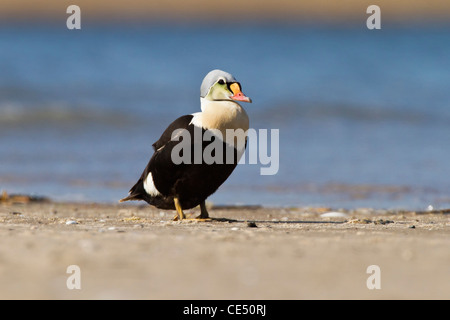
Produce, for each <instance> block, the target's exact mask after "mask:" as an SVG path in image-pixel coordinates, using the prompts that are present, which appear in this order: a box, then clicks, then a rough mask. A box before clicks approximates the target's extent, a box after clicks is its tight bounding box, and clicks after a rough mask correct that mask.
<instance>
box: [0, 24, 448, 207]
mask: <svg viewBox="0 0 450 320" xmlns="http://www.w3.org/2000/svg"><path fill="white" fill-rule="evenodd" d="M214 68H220V69H223V70H226V71H228V72H230V73H232V74H233V75H234V76H235V77H236V78H237V79H238V80H239V81H240V82H241V84H242V87H243V92H244V93H245V94H246V95H248V96H249V97H251V98H252V99H253V103H252V104H245V105H244V107H245V108H246V110H247V113H248V114H249V117H250V122H251V127H252V128H255V129H268V130H270V129H279V132H280V144H279V148H280V154H279V161H280V163H279V171H278V173H277V174H276V175H273V176H263V175H260V168H261V165H257V164H256V165H255V164H253V165H250V164H246V165H240V166H238V168H237V169H236V171H235V172H234V173H233V175H232V176H231V177H230V178H229V180H228V181H227V182H226V183H225V184H224V185H223V186H222V187H221V188H220V189H219V191H218V192H217V193H216V194H214V195H213V196H212V197H211V198H210V200H211V201H212V202H214V203H216V204H261V205H265V206H279V205H281V206H329V207H333V208H341V207H344V208H354V207H375V208H406V209H424V208H426V207H427V206H428V205H433V206H434V207H436V208H439V207H448V206H450V179H449V178H450V165H449V159H450V25H449V26H439V27H437V26H435V27H431V26H426V25H425V26H415V27H410V28H408V27H395V26H383V29H382V30H376V31H369V30H367V29H366V28H365V27H364V26H346V27H333V26H328V27H325V26H311V25H307V26H305V25H298V26H296V25H290V26H280V25H277V26H271V25H258V24H254V25H253V24H247V25H230V26H223V25H199V26H192V25H180V26H171V27H170V26H169V25H164V24H161V25H144V26H142V25H141V26H126V25H123V26H89V25H87V26H85V25H83V29H82V30H81V31H69V30H67V29H66V28H65V25H64V26H56V25H55V26H47V27H36V26H29V27H17V26H8V25H6V26H5V25H2V27H1V30H0V189H1V190H6V191H8V192H10V193H27V194H37V195H43V196H48V197H50V198H52V199H54V200H61V201H62V200H70V201H97V202H116V201H117V200H118V199H120V198H122V197H123V196H125V195H126V194H127V192H128V190H129V188H130V187H131V186H132V185H133V184H134V182H135V181H136V180H137V178H138V177H139V176H140V174H141V172H142V170H143V169H144V167H145V165H146V164H147V162H148V160H149V158H150V156H151V154H152V150H151V144H152V143H153V142H154V141H156V140H157V138H158V137H159V135H160V134H161V132H162V131H163V130H164V129H165V127H166V126H167V125H168V124H169V123H170V122H171V121H172V120H174V119H175V118H176V117H178V116H180V115H183V114H190V113H193V112H197V111H199V88H200V83H201V80H202V79H203V77H204V75H205V74H206V73H207V72H208V71H210V70H211V69H214Z"/></svg>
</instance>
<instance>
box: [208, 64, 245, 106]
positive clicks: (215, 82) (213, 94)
mask: <svg viewBox="0 0 450 320" xmlns="http://www.w3.org/2000/svg"><path fill="white" fill-rule="evenodd" d="M200 96H201V97H202V98H205V99H207V100H211V101H223V100H231V101H239V102H252V100H251V99H250V98H249V97H247V96H246V95H244V94H243V93H242V91H241V84H240V83H239V82H237V80H236V79H235V78H234V77H233V76H232V75H231V74H229V73H228V72H225V71H222V70H213V71H210V72H209V73H208V74H207V75H206V77H205V78H204V79H203V82H202V85H201V87H200Z"/></svg>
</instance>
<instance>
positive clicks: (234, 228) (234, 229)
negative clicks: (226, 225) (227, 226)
mask: <svg viewBox="0 0 450 320" xmlns="http://www.w3.org/2000/svg"><path fill="white" fill-rule="evenodd" d="M231 230H233V231H236V230H239V228H237V227H233V228H231Z"/></svg>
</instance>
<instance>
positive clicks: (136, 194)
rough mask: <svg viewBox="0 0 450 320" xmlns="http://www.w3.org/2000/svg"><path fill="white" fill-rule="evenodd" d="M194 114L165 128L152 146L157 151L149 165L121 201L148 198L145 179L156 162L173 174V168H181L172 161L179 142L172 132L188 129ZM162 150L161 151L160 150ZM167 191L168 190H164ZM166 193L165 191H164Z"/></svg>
mask: <svg viewBox="0 0 450 320" xmlns="http://www.w3.org/2000/svg"><path fill="white" fill-rule="evenodd" d="M193 117H194V116H193V115H185V116H182V117H179V118H178V119H176V120H175V121H173V122H172V123H171V124H170V125H169V126H168V127H167V128H166V130H164V132H163V134H162V135H161V137H160V138H159V139H158V141H156V142H155V143H154V144H153V145H152V146H153V149H154V151H155V153H154V154H153V156H152V157H151V159H150V161H149V162H148V164H147V166H146V167H145V169H144V171H143V172H142V175H141V177H140V178H139V180H138V181H137V182H136V184H135V185H134V186H133V187H132V188H131V189H130V191H129V194H128V196H127V197H125V198H123V199H121V200H120V202H124V201H129V200H146V201H147V200H148V197H149V195H148V194H147V192H146V191H145V189H144V180H145V179H146V178H147V176H148V174H149V172H150V171H153V170H155V163H159V164H162V166H161V165H160V166H158V167H159V170H162V171H166V172H171V171H172V174H171V175H169V176H174V175H173V173H174V172H173V170H174V169H176V171H178V170H180V169H181V168H180V167H178V166H177V167H173V166H174V164H173V163H172V161H170V158H168V157H170V152H168V151H170V150H171V149H172V148H173V144H176V143H178V141H176V142H174V141H172V140H171V138H172V133H173V132H174V131H176V130H179V129H187V128H188V127H189V124H190V123H191V120H192V118H193ZM167 144H169V145H170V148H167V149H166V150H164V152H162V151H163V150H161V148H162V147H164V146H166V145H167ZM158 150H160V151H158ZM159 170H158V171H159ZM171 182H172V181H167V183H168V185H170V183H171ZM164 191H166V190H164ZM163 193H165V192H163Z"/></svg>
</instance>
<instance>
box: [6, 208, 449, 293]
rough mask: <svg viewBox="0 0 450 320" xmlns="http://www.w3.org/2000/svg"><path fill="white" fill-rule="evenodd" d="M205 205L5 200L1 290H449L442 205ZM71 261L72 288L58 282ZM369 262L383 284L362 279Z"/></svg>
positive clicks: (445, 219) (446, 230) (446, 217)
mask: <svg viewBox="0 0 450 320" xmlns="http://www.w3.org/2000/svg"><path fill="white" fill-rule="evenodd" d="M330 212H334V213H330ZM187 213H192V214H195V213H196V211H195V210H190V211H188V212H187ZM210 214H211V216H213V217H214V218H217V219H216V220H213V221H210V222H193V221H182V222H179V221H177V222H174V221H172V218H173V215H174V214H173V212H170V211H161V210H158V209H155V208H152V207H150V206H145V205H140V204H138V203H135V204H132V205H104V204H81V203H54V202H50V201H36V202H29V203H22V201H20V199H19V201H3V203H1V204H0V237H1V246H0V288H1V290H0V298H1V299H449V298H450V253H449V250H448V248H449V247H450V238H449V237H448V234H449V231H450V215H448V214H447V213H446V212H445V211H443V212H394V211H384V210H378V211H374V210H371V209H359V210H354V211H343V210H341V211H339V213H336V210H333V209H330V208H260V207H216V208H215V207H211V208H210ZM225 218H226V219H225ZM71 265H76V266H78V267H79V270H80V277H79V280H80V285H81V289H72V290H70V289H68V287H67V280H68V278H69V277H70V276H71V275H72V274H71V273H67V268H68V267H69V266H71ZM371 265H376V266H378V267H379V270H380V273H379V278H378V280H377V281H378V284H380V286H381V287H380V289H371V290H370V289H368V287H367V279H368V278H369V277H370V276H371V273H367V268H368V267H369V266H371Z"/></svg>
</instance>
